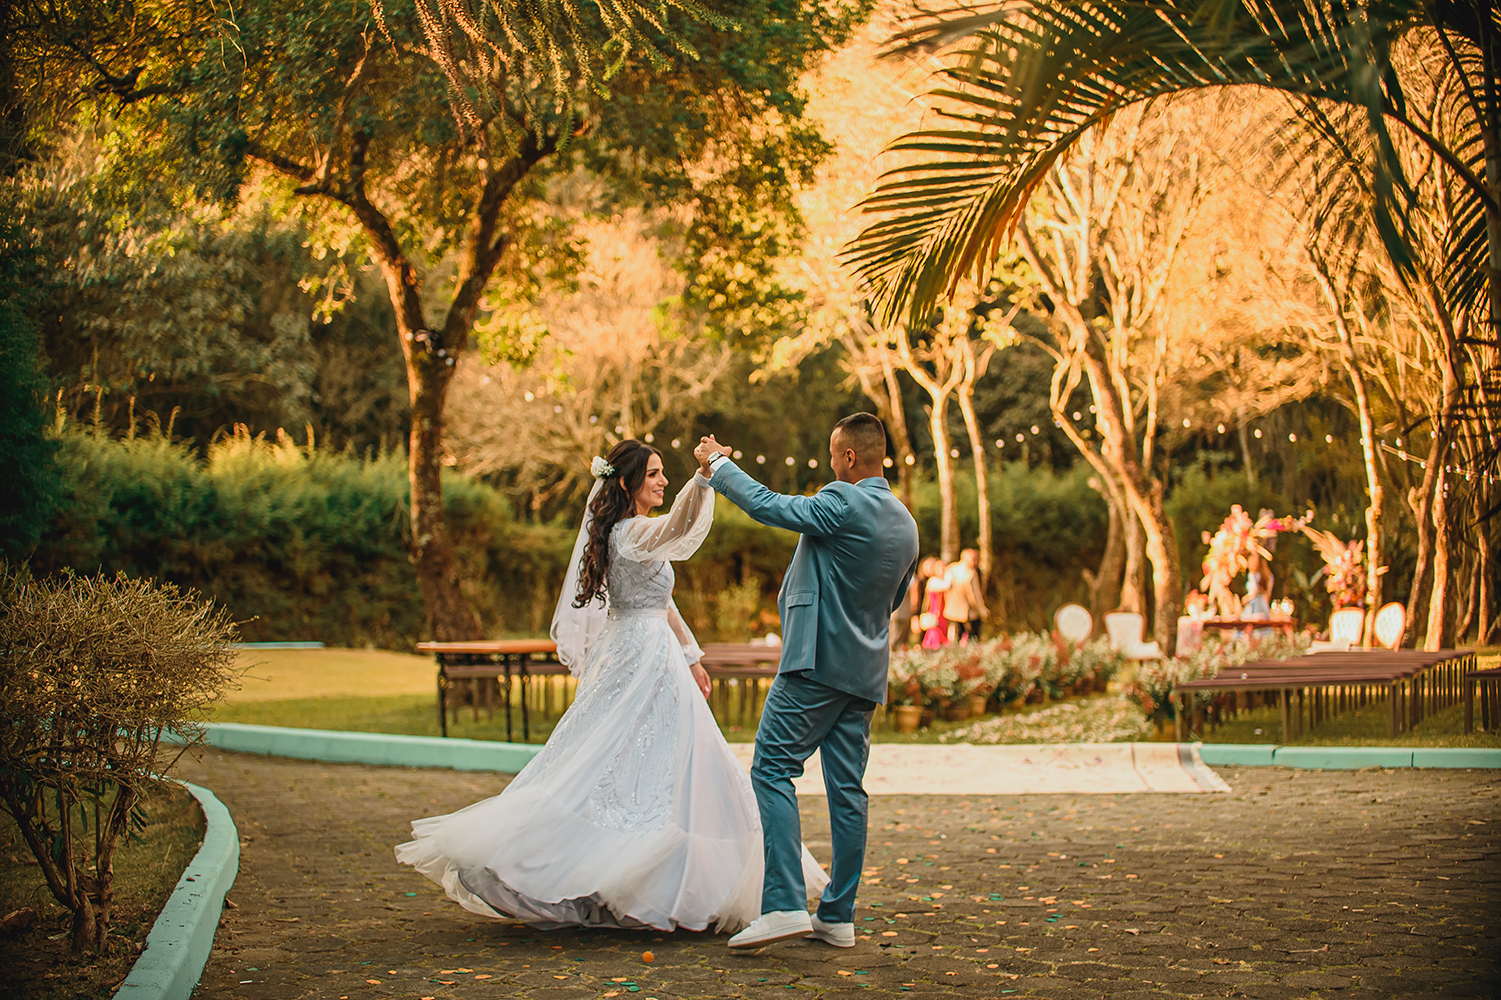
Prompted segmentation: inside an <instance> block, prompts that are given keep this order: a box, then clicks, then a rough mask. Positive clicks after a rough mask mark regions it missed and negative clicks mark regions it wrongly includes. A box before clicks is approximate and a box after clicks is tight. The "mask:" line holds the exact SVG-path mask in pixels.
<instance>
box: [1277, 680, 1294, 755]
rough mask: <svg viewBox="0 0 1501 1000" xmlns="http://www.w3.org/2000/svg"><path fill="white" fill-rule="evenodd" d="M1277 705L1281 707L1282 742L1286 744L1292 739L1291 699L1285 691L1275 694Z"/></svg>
mask: <svg viewBox="0 0 1501 1000" xmlns="http://www.w3.org/2000/svg"><path fill="white" fill-rule="evenodd" d="M1277 703H1278V704H1279V705H1280V706H1281V707H1282V742H1283V743H1287V742H1289V741H1290V740H1291V739H1292V721H1291V718H1290V717H1291V714H1292V712H1291V709H1292V698H1291V697H1290V694H1289V692H1288V691H1287V689H1285V688H1284V689H1283V690H1281V691H1278V692H1277Z"/></svg>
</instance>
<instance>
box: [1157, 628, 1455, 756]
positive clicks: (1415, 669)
mask: <svg viewBox="0 0 1501 1000" xmlns="http://www.w3.org/2000/svg"><path fill="white" fill-rule="evenodd" d="M1474 665H1475V653H1474V651H1473V650H1463V649H1441V650H1435V651H1431V652H1430V651H1426V650H1413V649H1398V650H1387V649H1359V650H1351V651H1349V652H1345V653H1319V654H1316V655H1310V656H1298V657H1294V658H1292V659H1290V660H1280V661H1266V662H1255V663H1246V664H1242V665H1241V666H1239V667H1233V668H1231V669H1228V670H1225V671H1223V672H1222V673H1221V674H1220V675H1219V676H1217V677H1211V678H1205V679H1203V680H1197V681H1187V682H1185V683H1183V684H1179V685H1176V686H1175V687H1174V689H1173V694H1172V698H1173V706H1174V710H1175V714H1176V716H1177V734H1178V739H1179V741H1180V742H1181V741H1183V740H1184V739H1186V738H1187V736H1188V717H1187V713H1186V710H1185V698H1184V695H1186V694H1194V693H1199V692H1212V693H1221V694H1241V693H1253V694H1263V695H1273V696H1275V697H1276V699H1277V702H1278V704H1279V706H1280V707H1281V709H1282V739H1283V740H1284V741H1287V740H1289V739H1293V738H1295V737H1296V736H1298V735H1300V734H1301V733H1302V732H1303V728H1304V727H1303V715H1304V708H1305V706H1306V707H1307V710H1308V713H1307V714H1308V726H1309V728H1312V727H1313V726H1316V725H1318V723H1319V722H1320V721H1322V720H1323V719H1326V718H1328V717H1330V716H1331V715H1335V714H1338V713H1339V712H1340V711H1343V710H1344V709H1345V708H1349V707H1356V706H1357V705H1361V704H1365V703H1366V702H1367V701H1368V700H1371V699H1372V698H1374V697H1375V696H1376V694H1377V693H1378V692H1379V693H1380V695H1381V696H1382V697H1384V698H1385V700H1386V701H1387V703H1388V712H1389V721H1390V725H1389V728H1390V732H1391V735H1392V736H1396V735H1397V734H1398V733H1401V732H1404V731H1406V730H1408V729H1411V728H1412V727H1413V726H1416V725H1417V724H1418V723H1419V722H1421V721H1422V720H1423V719H1424V718H1426V717H1427V716H1429V715H1431V714H1433V713H1434V712H1437V711H1440V710H1442V709H1445V708H1448V707H1449V706H1450V705H1453V704H1456V703H1457V702H1459V701H1460V700H1461V698H1462V695H1463V678H1464V676H1465V671H1466V668H1473V667H1474ZM1295 699H1296V706H1295V705H1294V700H1295Z"/></svg>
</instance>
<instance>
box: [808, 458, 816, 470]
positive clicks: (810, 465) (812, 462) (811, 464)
mask: <svg viewBox="0 0 1501 1000" xmlns="http://www.w3.org/2000/svg"><path fill="white" fill-rule="evenodd" d="M808 468H810V469H816V468H818V459H816V458H810V459H808Z"/></svg>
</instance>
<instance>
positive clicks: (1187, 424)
mask: <svg viewBox="0 0 1501 1000" xmlns="http://www.w3.org/2000/svg"><path fill="white" fill-rule="evenodd" d="M1183 426H1184V427H1191V426H1192V425H1191V424H1190V423H1189V422H1188V418H1187V417H1184V418H1183Z"/></svg>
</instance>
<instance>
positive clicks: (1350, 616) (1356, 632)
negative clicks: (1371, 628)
mask: <svg viewBox="0 0 1501 1000" xmlns="http://www.w3.org/2000/svg"><path fill="white" fill-rule="evenodd" d="M1364 632H1365V612H1364V611H1362V610H1360V609H1359V608H1340V609H1339V610H1338V611H1336V612H1335V613H1334V614H1332V615H1330V616H1329V641H1330V642H1345V643H1349V644H1350V645H1351V646H1359V645H1360V640H1361V639H1362V638H1363V637H1364V635H1363V633H1364Z"/></svg>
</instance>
